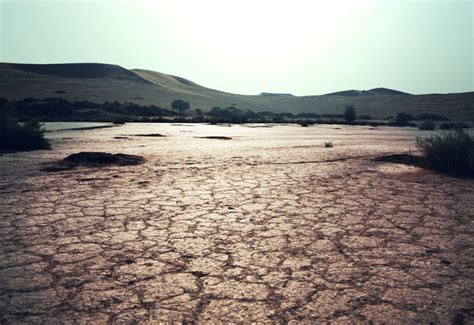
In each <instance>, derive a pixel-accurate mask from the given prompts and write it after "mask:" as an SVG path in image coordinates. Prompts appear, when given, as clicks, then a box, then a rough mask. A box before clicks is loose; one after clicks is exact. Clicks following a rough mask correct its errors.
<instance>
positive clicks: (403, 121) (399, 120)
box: [395, 112, 413, 126]
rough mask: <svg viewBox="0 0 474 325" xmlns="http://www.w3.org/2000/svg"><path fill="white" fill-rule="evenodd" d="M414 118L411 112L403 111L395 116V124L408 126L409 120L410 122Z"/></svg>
mask: <svg viewBox="0 0 474 325" xmlns="http://www.w3.org/2000/svg"><path fill="white" fill-rule="evenodd" d="M412 119H413V117H412V116H411V115H410V114H408V113H405V112H401V113H398V114H397V116H396V117H395V124H396V125H398V126H407V125H408V122H410V120H412Z"/></svg>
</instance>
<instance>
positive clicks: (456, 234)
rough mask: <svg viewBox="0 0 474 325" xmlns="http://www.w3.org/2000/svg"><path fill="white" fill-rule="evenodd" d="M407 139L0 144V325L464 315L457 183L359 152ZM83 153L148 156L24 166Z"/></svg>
mask: <svg viewBox="0 0 474 325" xmlns="http://www.w3.org/2000/svg"><path fill="white" fill-rule="evenodd" d="M151 130H152V131H153V132H163V133H164V134H165V135H167V136H166V137H163V138H143V137H135V136H134V135H135V134H137V133H151ZM201 135H208V136H209V135H212V136H215V135H220V136H223V135H224V136H232V137H233V139H232V140H226V141H224V140H211V139H202V138H195V136H201ZM415 135H416V132H415V131H406V130H402V129H395V128H392V129H389V128H382V129H377V130H374V129H371V128H362V127H352V128H351V127H343V128H334V127H329V126H313V127H310V128H301V127H296V126H278V127H273V128H245V127H239V126H233V127H229V128H224V127H218V126H197V125H194V126H179V125H175V126H173V125H141V126H134V125H125V126H121V127H117V128H111V129H102V130H93V131H74V132H56V133H53V134H51V135H50V137H51V138H52V141H53V145H54V147H55V149H54V150H53V151H51V152H47V151H46V152H45V151H43V152H31V153H21V154H20V153H18V154H8V155H3V156H0V164H1V165H0V176H1V179H0V202H1V204H0V322H1V323H5V324H10V323H47V324H54V323H58V324H62V323H81V324H85V323H93V324H101V323H114V324H115V323H134V322H140V323H150V324H155V323H158V322H160V321H162V322H165V321H167V322H170V321H174V322H181V321H195V322H199V323H209V322H218V321H223V322H237V321H244V322H281V323H286V322H290V323H291V322H295V323H296V322H307V323H318V322H328V321H330V322H334V323H342V324H345V323H354V322H362V323H367V324H378V323H381V322H385V323H409V324H429V323H435V324H451V323H453V324H463V323H464V324H468V323H472V322H474V268H473V267H474V239H473V238H474V237H473V234H474V186H473V185H474V181H473V180H463V179H456V178H452V177H448V176H442V175H438V174H435V173H432V172H428V171H425V170H421V169H419V168H415V167H408V166H404V165H395V164H390V163H380V162H375V161H374V160H373V157H375V156H378V155H382V154H384V153H389V152H406V151H407V150H409V148H411V150H413V148H414V146H413V140H414V137H415ZM114 136H122V137H126V138H121V139H114V138H113V137H114ZM329 140H331V141H332V142H333V144H334V148H331V149H325V148H324V145H323V144H324V142H325V141H329ZM85 149H89V150H102V151H109V152H124V153H133V154H142V155H144V156H145V158H146V159H147V161H146V163H145V164H144V165H140V166H130V167H106V168H102V169H98V168H77V169H73V170H70V171H58V172H42V171H40V169H41V168H42V167H44V164H45V163H47V162H49V161H53V160H55V159H60V158H63V157H65V156H67V155H68V154H70V153H72V152H78V151H81V150H85Z"/></svg>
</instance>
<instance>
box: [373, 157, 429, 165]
mask: <svg viewBox="0 0 474 325" xmlns="http://www.w3.org/2000/svg"><path fill="white" fill-rule="evenodd" d="M375 161H379V162H388V163H393V164H405V165H411V166H417V167H422V168H428V166H427V163H426V161H425V159H424V158H423V157H420V156H413V155H409V154H394V155H388V156H382V157H378V158H375Z"/></svg>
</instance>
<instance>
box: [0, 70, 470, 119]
mask: <svg viewBox="0 0 474 325" xmlns="http://www.w3.org/2000/svg"><path fill="white" fill-rule="evenodd" d="M0 97H5V98H7V99H8V100H18V99H23V98H25V97H33V98H38V99H40V98H48V97H61V98H64V99H66V100H69V101H82V100H88V101H92V102H97V103H103V102H106V101H109V102H113V101H119V102H132V103H136V104H138V105H152V104H153V105H157V106H160V107H163V108H169V107H170V105H171V102H172V101H173V100H174V99H183V100H185V101H188V102H189V103H190V104H191V107H192V109H195V108H201V109H203V110H209V109H211V108H212V107H215V106H220V107H228V106H236V107H238V108H242V109H251V110H253V111H272V112H277V113H278V112H291V113H302V112H310V113H317V114H328V113H329V114H330V113H333V114H338V113H341V112H342V111H343V109H344V106H345V105H347V104H352V105H354V106H355V107H356V109H357V113H358V114H366V115H370V116H372V117H374V118H386V117H387V116H393V115H395V114H396V113H398V112H402V111H404V112H408V113H411V114H420V113H432V114H438V115H444V116H446V117H448V118H450V119H452V120H469V121H474V92H468V93H457V94H427V95H411V94H407V93H404V92H401V91H398V90H393V89H388V88H374V89H370V90H345V91H340V92H335V93H330V94H325V95H318V96H293V95H291V94H277V93H268V92H262V93H261V94H259V95H237V94H231V93H226V92H222V91H218V90H214V89H210V88H206V87H203V86H201V85H198V84H196V83H194V82H192V81H189V80H187V79H184V78H181V77H176V76H172V75H167V74H163V73H159V72H155V71H150V70H142V69H133V70H128V69H125V68H122V67H120V66H117V65H110V64H100V63H73V64H15V63H0Z"/></svg>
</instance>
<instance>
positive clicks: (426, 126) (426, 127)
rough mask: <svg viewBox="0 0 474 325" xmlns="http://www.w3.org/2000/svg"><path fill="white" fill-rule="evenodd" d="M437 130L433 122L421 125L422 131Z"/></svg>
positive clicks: (425, 122)
mask: <svg viewBox="0 0 474 325" xmlns="http://www.w3.org/2000/svg"><path fill="white" fill-rule="evenodd" d="M434 129H435V124H434V122H433V121H430V120H428V121H424V122H423V123H421V125H420V130H434Z"/></svg>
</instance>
